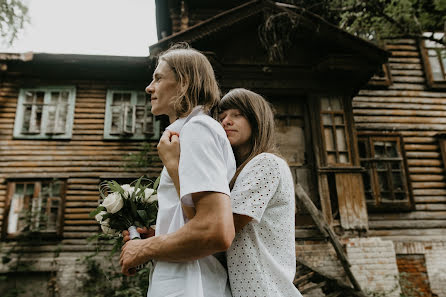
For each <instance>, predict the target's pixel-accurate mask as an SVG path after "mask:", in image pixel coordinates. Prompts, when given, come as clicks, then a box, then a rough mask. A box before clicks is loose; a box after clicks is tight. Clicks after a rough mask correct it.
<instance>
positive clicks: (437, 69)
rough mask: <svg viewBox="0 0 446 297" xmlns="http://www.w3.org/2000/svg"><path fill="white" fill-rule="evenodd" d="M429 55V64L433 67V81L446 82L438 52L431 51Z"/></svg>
mask: <svg viewBox="0 0 446 297" xmlns="http://www.w3.org/2000/svg"><path fill="white" fill-rule="evenodd" d="M428 55H429V64H430V66H431V71H432V77H433V80H435V81H438V80H444V76H443V73H442V71H441V66H440V59H439V56H438V54H437V51H435V50H429V51H428Z"/></svg>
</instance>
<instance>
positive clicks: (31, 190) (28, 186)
mask: <svg viewBox="0 0 446 297" xmlns="http://www.w3.org/2000/svg"><path fill="white" fill-rule="evenodd" d="M25 196H30V197H33V196H34V184H26V190H25Z"/></svg>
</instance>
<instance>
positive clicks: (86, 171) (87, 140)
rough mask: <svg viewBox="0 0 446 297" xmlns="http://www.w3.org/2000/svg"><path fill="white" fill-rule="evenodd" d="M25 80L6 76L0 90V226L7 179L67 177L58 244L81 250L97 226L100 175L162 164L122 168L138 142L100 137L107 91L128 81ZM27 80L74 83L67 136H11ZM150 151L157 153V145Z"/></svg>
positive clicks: (128, 173)
mask: <svg viewBox="0 0 446 297" xmlns="http://www.w3.org/2000/svg"><path fill="white" fill-rule="evenodd" d="M23 84H24V83H23V80H22V79H21V78H14V79H6V80H4V81H3V82H2V84H1V88H0V224H1V223H3V218H4V215H5V203H6V198H7V181H8V179H15V178H36V179H38V178H60V179H65V180H66V182H67V186H66V201H65V209H64V223H63V240H62V243H63V245H64V246H67V245H79V247H80V248H81V247H83V246H85V245H84V244H83V243H84V240H85V238H87V237H88V236H90V235H92V234H94V233H95V232H96V231H98V230H99V227H98V224H97V223H96V222H95V220H94V219H91V218H89V216H88V214H89V212H90V211H91V210H93V209H94V208H95V207H96V206H97V205H98V199H99V192H98V185H99V182H100V180H101V178H106V179H114V178H138V177H139V176H141V175H143V174H147V175H149V176H153V177H156V176H157V175H158V174H159V171H160V168H161V163H160V162H159V161H156V162H155V163H154V164H153V166H151V167H150V168H147V169H137V170H135V169H128V168H125V164H126V162H125V160H124V156H127V155H129V154H132V153H137V152H138V151H139V150H140V145H141V141H108V140H107V141H104V139H103V133H104V117H105V103H106V93H107V89H109V88H115V86H120V87H123V86H125V85H126V83H124V82H122V81H90V80H89V81H67V80H64V81H62V80H60V81H55V80H51V81H50V80H49V81H27V82H26V84H27V85H23ZM30 84H31V85H35V86H39V85H41V86H48V85H75V86H76V103H75V104H76V106H75V112H74V125H73V134H72V138H71V139H70V140H24V139H13V136H12V135H13V127H14V119H15V110H16V105H17V100H18V95H19V90H20V88H21V87H27V86H29V85H30ZM128 84H129V83H127V85H128ZM129 87H131V88H132V89H136V90H144V87H145V82H141V83H140V84H138V83H136V84H135V83H134V82H132V86H129ZM152 143H153V144H156V142H154V141H152ZM152 154H153V155H156V148H155V149H154V151H153V152H152ZM67 248H68V247H67ZM69 249H73V247H71V248H69ZM74 249H76V248H74Z"/></svg>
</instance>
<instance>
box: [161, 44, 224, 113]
mask: <svg viewBox="0 0 446 297" xmlns="http://www.w3.org/2000/svg"><path fill="white" fill-rule="evenodd" d="M159 61H165V62H166V63H167V64H168V65H169V66H170V68H171V69H172V70H173V72H174V73H175V76H176V79H177V81H178V83H179V85H180V93H179V94H178V96H177V98H176V99H175V102H174V109H175V113H176V115H177V117H184V116H187V115H188V114H189V113H190V112H191V111H192V109H193V108H194V107H195V106H197V105H202V106H203V109H204V110H205V111H207V112H210V111H211V110H212V109H213V108H214V107H216V106H217V105H218V102H219V100H220V89H219V87H218V83H217V80H216V79H215V74H214V69H213V68H212V65H211V63H210V62H209V60H208V59H207V58H206V56H205V55H203V54H202V53H200V52H199V51H197V50H196V49H193V48H190V47H189V45H188V44H187V43H178V44H175V45H173V46H171V47H170V48H169V49H168V50H166V51H165V52H163V53H161V55H160V56H159V57H158V62H159Z"/></svg>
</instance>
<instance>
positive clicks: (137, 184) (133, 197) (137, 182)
mask: <svg viewBox="0 0 446 297" xmlns="http://www.w3.org/2000/svg"><path fill="white" fill-rule="evenodd" d="M141 180H142V176H141V177H140V178H138V180H137V181H136V184H135V191H133V193H132V200H135V196H136V190H137V189H139V185H140V184H141ZM139 194H141V191H139Z"/></svg>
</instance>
